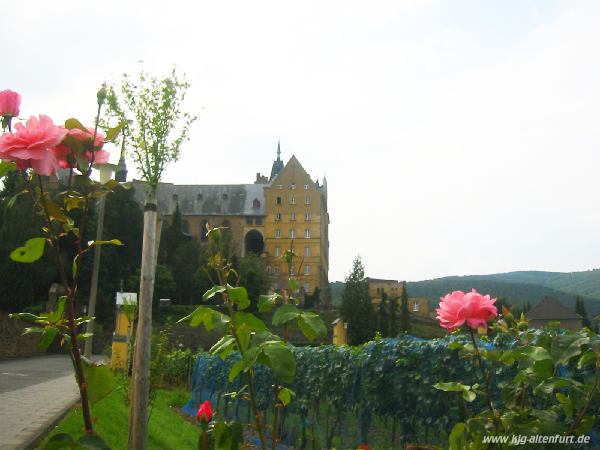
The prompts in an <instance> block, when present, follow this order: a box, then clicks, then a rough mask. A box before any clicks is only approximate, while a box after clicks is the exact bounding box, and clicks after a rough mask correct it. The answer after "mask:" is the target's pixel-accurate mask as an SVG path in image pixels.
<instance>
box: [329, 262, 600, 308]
mask: <svg viewBox="0 0 600 450" xmlns="http://www.w3.org/2000/svg"><path fill="white" fill-rule="evenodd" d="M343 288H344V283H342V282H340V281H336V282H335V283H331V293H332V298H333V299H334V302H335V301H336V300H337V301H339V299H340V297H341V293H342V290H343ZM472 288H475V289H477V291H478V292H481V293H484V294H490V295H492V296H493V297H506V298H508V299H509V301H510V302H511V303H513V304H516V305H519V306H522V305H525V304H526V303H529V304H530V305H531V306H534V305H535V304H536V303H538V302H539V301H540V300H541V299H542V298H544V297H546V296H548V297H552V298H555V299H556V300H558V301H559V302H560V303H562V304H563V305H565V306H566V307H568V308H571V309H575V297H576V296H577V295H579V296H581V298H582V299H583V301H584V303H585V307H586V310H587V312H588V315H589V317H590V318H592V317H595V316H597V315H600V269H594V270H589V271H585V272H569V273H565V272H542V271H520V272H508V273H495V274H490V275H467V276H462V277H458V276H452V277H443V278H436V279H433V280H425V281H415V282H409V283H407V289H408V293H409V295H410V296H413V297H425V298H427V299H428V300H429V304H430V307H431V308H435V306H436V305H437V304H438V302H439V299H440V297H441V296H443V295H445V294H447V293H448V292H451V291H457V290H461V291H469V290H471V289H472Z"/></svg>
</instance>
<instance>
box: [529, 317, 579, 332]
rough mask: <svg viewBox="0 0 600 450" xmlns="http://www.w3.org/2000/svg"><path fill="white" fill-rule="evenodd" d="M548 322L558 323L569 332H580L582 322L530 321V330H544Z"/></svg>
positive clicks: (575, 320)
mask: <svg viewBox="0 0 600 450" xmlns="http://www.w3.org/2000/svg"><path fill="white" fill-rule="evenodd" d="M548 322H560V326H561V327H563V328H567V329H569V330H581V329H582V328H583V322H582V321H581V320H580V319H565V320H552V321H550V320H541V319H531V320H530V321H529V326H530V327H532V328H544V327H546V326H547V325H548Z"/></svg>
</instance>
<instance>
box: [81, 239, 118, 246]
mask: <svg viewBox="0 0 600 450" xmlns="http://www.w3.org/2000/svg"><path fill="white" fill-rule="evenodd" d="M98 245H123V243H122V242H121V241H120V240H118V239H111V240H110V241H88V247H95V246H98Z"/></svg>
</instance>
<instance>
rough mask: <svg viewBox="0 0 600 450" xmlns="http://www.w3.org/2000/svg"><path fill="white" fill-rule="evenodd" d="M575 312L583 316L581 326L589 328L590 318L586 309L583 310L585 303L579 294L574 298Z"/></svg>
mask: <svg viewBox="0 0 600 450" xmlns="http://www.w3.org/2000/svg"><path fill="white" fill-rule="evenodd" d="M575 312H576V313H577V314H579V315H580V316H581V317H583V326H584V327H588V328H591V326H592V325H591V323H590V319H589V318H588V314H587V311H586V310H585V303H584V302H583V300H582V299H581V297H580V296H579V295H578V296H577V298H576V299H575Z"/></svg>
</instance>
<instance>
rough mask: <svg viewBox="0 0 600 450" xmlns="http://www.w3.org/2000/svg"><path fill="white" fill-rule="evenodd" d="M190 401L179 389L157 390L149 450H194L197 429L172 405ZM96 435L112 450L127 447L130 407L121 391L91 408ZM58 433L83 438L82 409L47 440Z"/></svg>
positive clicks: (69, 415) (68, 416)
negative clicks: (187, 449) (185, 449)
mask: <svg viewBox="0 0 600 450" xmlns="http://www.w3.org/2000/svg"><path fill="white" fill-rule="evenodd" d="M188 398H189V394H188V393H187V392H185V391H182V390H174V391H168V390H163V389H160V390H158V391H157V394H156V399H155V401H154V406H153V408H152V413H151V416H150V423H149V434H148V449H157V450H158V449H160V450H162V449H183V448H197V446H198V436H199V433H200V431H199V428H198V427H197V426H196V425H194V424H192V423H190V422H188V421H187V420H185V418H183V417H182V416H181V415H180V414H179V413H178V412H176V411H174V410H173V409H172V408H171V406H176V407H180V406H182V405H183V404H184V403H185V402H186V401H187V400H188ZM92 416H93V417H94V420H95V424H94V429H95V431H96V433H97V434H98V435H99V436H100V437H102V439H104V440H105V442H106V443H107V444H108V445H109V446H110V447H111V448H112V449H114V450H121V449H126V448H127V437H128V433H129V431H128V430H129V405H128V404H127V402H126V401H125V395H124V392H123V390H121V389H116V390H114V391H113V392H112V393H111V394H110V395H108V396H107V397H106V398H104V399H102V400H101V401H99V402H98V403H97V404H95V405H93V406H92ZM57 433H67V434H70V435H71V436H73V437H74V438H75V439H79V438H80V437H81V436H83V434H84V432H83V419H82V415H81V408H78V407H75V408H73V409H72V410H71V412H69V414H68V415H67V416H66V417H65V419H63V420H62V422H60V424H59V425H58V426H57V427H56V428H55V429H54V430H52V432H51V434H50V436H49V437H48V439H49V438H50V437H51V436H52V435H54V434H57Z"/></svg>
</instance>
